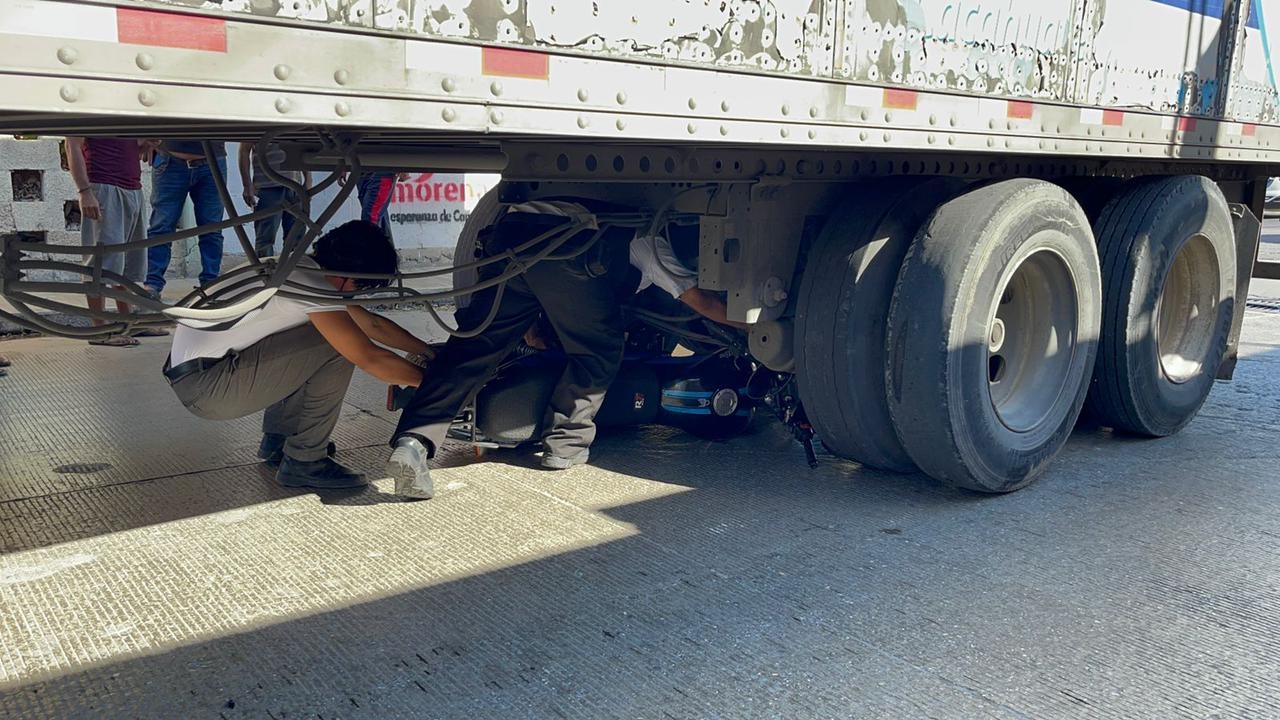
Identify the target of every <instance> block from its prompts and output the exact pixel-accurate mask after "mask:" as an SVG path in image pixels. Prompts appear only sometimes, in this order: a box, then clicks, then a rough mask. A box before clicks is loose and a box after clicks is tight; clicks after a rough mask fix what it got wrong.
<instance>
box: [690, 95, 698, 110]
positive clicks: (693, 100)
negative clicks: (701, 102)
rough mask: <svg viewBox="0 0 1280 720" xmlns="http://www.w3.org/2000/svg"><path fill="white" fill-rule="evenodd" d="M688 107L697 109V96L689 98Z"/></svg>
mask: <svg viewBox="0 0 1280 720" xmlns="http://www.w3.org/2000/svg"><path fill="white" fill-rule="evenodd" d="M689 109H690V110H697V109H698V99H697V98H689Z"/></svg>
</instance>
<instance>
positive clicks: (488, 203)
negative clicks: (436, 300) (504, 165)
mask: <svg viewBox="0 0 1280 720" xmlns="http://www.w3.org/2000/svg"><path fill="white" fill-rule="evenodd" d="M500 187H501V183H499V184H497V185H494V186H493V187H491V188H489V191H488V192H486V193H485V194H484V195H482V196H480V199H479V200H478V201H476V206H475V208H474V209H472V211H471V214H470V215H468V216H467V219H466V221H465V222H463V223H462V232H460V233H458V242H457V243H456V244H455V245H454V246H453V265H454V267H457V266H459V265H466V264H467V263H471V262H475V261H476V237H477V236H478V235H479V234H480V231H481V230H483V229H485V228H486V227H488V226H489V225H492V224H493V222H494V221H495V220H497V219H498V209H499V208H500V207H501V203H500V202H499V200H498V189H499V188H500ZM478 279H479V273H478V272H477V271H476V269H475V268H468V269H466V270H455V271H454V272H453V289H454V290H457V289H459V288H465V287H471V286H472V285H475V284H476V282H477V281H478ZM454 303H455V304H456V305H457V307H458V309H459V310H461V309H463V308H466V307H469V306H470V305H471V294H470V293H467V294H465V295H459V296H457V297H455V298H454Z"/></svg>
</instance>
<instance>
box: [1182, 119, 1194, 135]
mask: <svg viewBox="0 0 1280 720" xmlns="http://www.w3.org/2000/svg"><path fill="white" fill-rule="evenodd" d="M1195 129H1196V119H1195V118H1193V117H1180V118H1178V130H1179V131H1181V132H1195Z"/></svg>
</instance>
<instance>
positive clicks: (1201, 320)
mask: <svg viewBox="0 0 1280 720" xmlns="http://www.w3.org/2000/svg"><path fill="white" fill-rule="evenodd" d="M1097 233H1098V249H1099V252H1100V254H1101V255H1102V258H1103V260H1102V288H1103V298H1104V310H1103V321H1102V336H1101V343H1100V347H1099V350H1098V364H1097V366H1096V367H1095V369H1094V374H1093V388H1092V390H1091V391H1090V394H1089V400H1088V403H1089V411H1090V415H1091V416H1092V417H1093V418H1095V419H1096V420H1097V421H1098V422H1099V423H1100V424H1102V425H1106V426H1109V427H1113V428H1116V429H1118V430H1123V431H1127V432H1131V433H1135V434H1138V435H1146V436H1150V437H1164V436H1167V435H1172V434H1173V433H1176V432H1178V431H1179V430H1181V429H1182V428H1183V427H1185V426H1186V424H1187V423H1189V422H1191V419H1192V418H1194V417H1195V415H1196V413H1197V412H1199V410H1200V407H1201V405H1203V404H1204V401H1205V399H1206V398H1207V397H1208V396H1209V391H1210V390H1211V389H1212V388H1213V381H1214V378H1215V376H1216V375H1217V371H1218V365H1219V364H1220V363H1221V362H1222V356H1223V353H1225V352H1226V347H1227V336H1228V334H1229V333H1230V330H1231V317H1232V313H1233V312H1234V311H1235V307H1234V306H1235V288H1236V261H1235V256H1236V248H1235V233H1234V231H1233V229H1232V224H1231V212H1230V210H1229V209H1228V208H1227V202H1226V199H1225V198H1224V197H1223V196H1222V191H1221V190H1219V189H1218V186H1217V185H1215V184H1214V183H1213V182H1211V181H1210V180H1208V179H1207V178H1203V177H1198V176H1192V175H1186V176H1182V177H1171V178H1163V179H1160V180H1154V181H1149V182H1144V183H1141V184H1139V185H1137V186H1135V187H1133V188H1131V189H1130V190H1129V191H1128V192H1126V193H1125V194H1123V195H1121V196H1119V197H1117V198H1116V199H1115V200H1114V201H1112V202H1111V203H1110V204H1109V205H1108V206H1107V208H1106V209H1105V210H1104V211H1103V213H1102V216H1101V217H1100V218H1099V219H1098V226H1097Z"/></svg>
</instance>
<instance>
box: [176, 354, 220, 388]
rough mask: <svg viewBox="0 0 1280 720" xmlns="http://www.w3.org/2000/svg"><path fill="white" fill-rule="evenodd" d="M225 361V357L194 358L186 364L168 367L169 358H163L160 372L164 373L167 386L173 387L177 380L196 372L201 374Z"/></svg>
mask: <svg viewBox="0 0 1280 720" xmlns="http://www.w3.org/2000/svg"><path fill="white" fill-rule="evenodd" d="M226 359H227V358H226V357H220V358H194V359H191V360H188V361H186V362H182V363H178V364H177V365H170V364H169V358H165V361H164V368H163V370H162V372H164V376H165V379H167V380H168V381H169V384H170V385H173V384H174V383H176V382H178V381H179V380H181V379H182V378H184V377H186V376H188V375H191V374H192V373H198V372H203V371H205V370H208V369H209V368H211V367H214V366H215V365H217V364H219V363H221V362H222V361H223V360H226Z"/></svg>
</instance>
